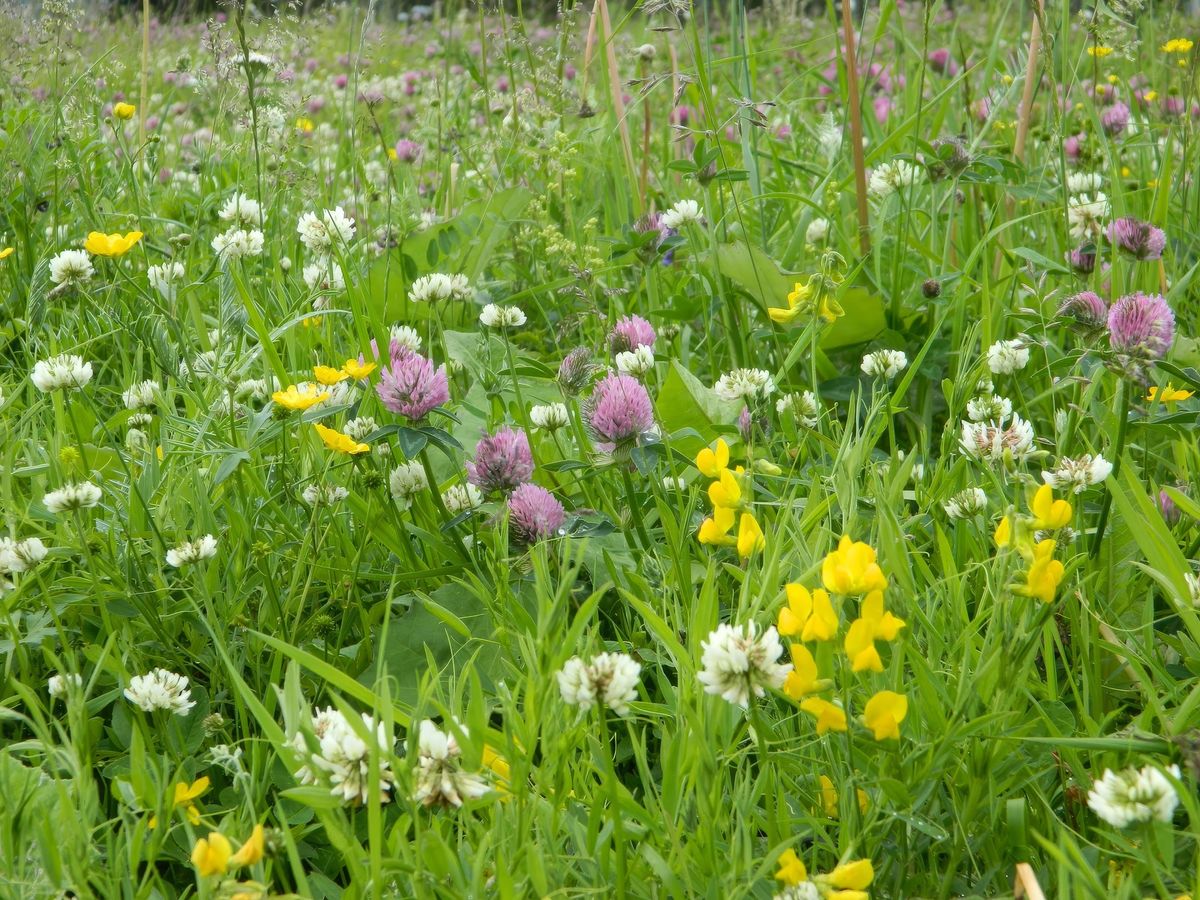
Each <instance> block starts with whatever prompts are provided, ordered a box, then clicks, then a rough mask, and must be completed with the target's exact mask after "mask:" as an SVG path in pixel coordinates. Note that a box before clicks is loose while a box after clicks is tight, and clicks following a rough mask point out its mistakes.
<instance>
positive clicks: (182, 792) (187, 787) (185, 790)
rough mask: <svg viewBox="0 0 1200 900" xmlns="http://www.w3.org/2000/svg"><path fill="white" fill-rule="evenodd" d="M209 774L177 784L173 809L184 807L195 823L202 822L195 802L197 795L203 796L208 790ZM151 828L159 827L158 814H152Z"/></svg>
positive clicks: (188, 817)
mask: <svg viewBox="0 0 1200 900" xmlns="http://www.w3.org/2000/svg"><path fill="white" fill-rule="evenodd" d="M208 784H209V781H208V776H207V775H205V776H204V777H202V778H197V779H196V780H195V781H193V782H192V783H191V784H188V783H187V782H185V781H181V782H179V783H178V784H176V785H175V795H174V797H173V798H172V801H171V809H172V810H174V809H175V808H176V807H178V806H182V807H184V810H185V811H186V813H187V819H188V821H189V822H191V823H192V824H193V825H199V824H200V810H199V809H198V808H197V807H196V804H195V803H193V802H192V801H194V800H195V799H196V798H197V797H199V796H201V795H202V794H203V793H204V792H205V791H207V790H208ZM149 827H150V828H157V827H158V816H151V817H150V822H149Z"/></svg>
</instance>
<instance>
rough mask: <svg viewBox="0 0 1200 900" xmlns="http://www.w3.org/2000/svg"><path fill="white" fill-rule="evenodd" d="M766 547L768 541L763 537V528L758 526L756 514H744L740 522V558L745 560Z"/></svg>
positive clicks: (738, 545)
mask: <svg viewBox="0 0 1200 900" xmlns="http://www.w3.org/2000/svg"><path fill="white" fill-rule="evenodd" d="M766 546H767V539H766V537H765V536H764V535H763V531H762V527H761V526H760V525H759V524H758V519H756V518H754V513H749V512H744V513H742V518H741V521H739V522H738V537H737V551H738V556H740V557H742V559H745V558H747V557H748V556H750V554H752V553H758V552H760V551H762V550H763V549H765V548H766Z"/></svg>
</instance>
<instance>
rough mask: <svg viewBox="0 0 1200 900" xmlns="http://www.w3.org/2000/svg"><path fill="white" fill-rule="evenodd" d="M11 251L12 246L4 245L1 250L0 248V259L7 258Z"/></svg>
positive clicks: (11, 253)
mask: <svg viewBox="0 0 1200 900" xmlns="http://www.w3.org/2000/svg"><path fill="white" fill-rule="evenodd" d="M13 252H14V251H13V248H12V247H5V248H4V249H3V250H0V259H8V258H9V257H10V256H12V255H13Z"/></svg>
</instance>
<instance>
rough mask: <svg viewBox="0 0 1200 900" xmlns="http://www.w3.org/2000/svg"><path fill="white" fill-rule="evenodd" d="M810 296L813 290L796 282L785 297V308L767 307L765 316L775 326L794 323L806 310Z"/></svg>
mask: <svg viewBox="0 0 1200 900" xmlns="http://www.w3.org/2000/svg"><path fill="white" fill-rule="evenodd" d="M812 294H813V290H812V288H811V287H810V286H809V285H808V284H801V283H800V282H798V281H797V282H796V286H795V287H794V288H793V289H792V292H791V293H790V294H788V295H787V307H786V308H784V307H779V306H772V307H769V308H768V309H767V315H768V316H770V317H771V321H772V322H774V323H776V324H777V325H786V324H788V323H789V322H794V321H795V320H796V319H797V318H799V316H800V314H801V313H803V312H804V311H805V309H806V308H807V303H808V300H809V299H810V298H811V297H812Z"/></svg>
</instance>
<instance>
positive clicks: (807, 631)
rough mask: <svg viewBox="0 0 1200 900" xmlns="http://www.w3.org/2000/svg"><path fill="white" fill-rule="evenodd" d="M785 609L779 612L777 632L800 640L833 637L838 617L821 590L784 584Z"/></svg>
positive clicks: (826, 595)
mask: <svg viewBox="0 0 1200 900" xmlns="http://www.w3.org/2000/svg"><path fill="white" fill-rule="evenodd" d="M784 590H785V591H787V606H785V607H784V608H783V609H781V610H780V611H779V623H778V624H779V633H780V634H782V635H784V636H785V637H792V636H795V635H799V636H800V640H802V641H831V640H833V639H834V637H836V636H837V630H838V617H837V613H835V612H834V611H833V603H832V602H830V600H829V594H828V593H826V592H825V591H824V590H822V589H821V588H817V589H816V590H814V591H811V592H810V591H809V590H808V588H806V587H805V586H804V585H802V584H788V585H785V586H784Z"/></svg>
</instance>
